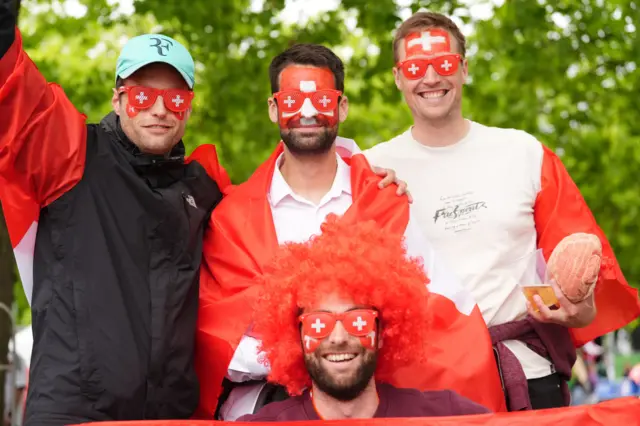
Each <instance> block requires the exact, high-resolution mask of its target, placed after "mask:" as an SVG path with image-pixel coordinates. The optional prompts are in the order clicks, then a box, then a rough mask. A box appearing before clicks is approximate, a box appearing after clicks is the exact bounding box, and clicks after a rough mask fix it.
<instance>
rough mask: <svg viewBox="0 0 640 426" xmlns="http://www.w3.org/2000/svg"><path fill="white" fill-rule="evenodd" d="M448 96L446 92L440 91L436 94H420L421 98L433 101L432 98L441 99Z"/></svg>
mask: <svg viewBox="0 0 640 426" xmlns="http://www.w3.org/2000/svg"><path fill="white" fill-rule="evenodd" d="M446 94H447V91H446V90H438V91H435V92H422V93H420V96H422V97H423V98H427V99H432V98H441V97H443V96H444V95H446Z"/></svg>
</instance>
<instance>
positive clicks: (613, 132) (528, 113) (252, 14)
mask: <svg viewBox="0 0 640 426" xmlns="http://www.w3.org/2000/svg"><path fill="white" fill-rule="evenodd" d="M81 3H82V4H84V5H86V7H87V13H86V15H85V16H83V17H81V18H73V17H69V16H65V15H64V14H63V15H60V14H53V13H35V12H34V11H35V10H36V5H37V6H38V7H46V6H47V5H50V4H51V2H50V1H44V0H39V1H36V0H31V1H28V0H24V2H23V11H22V13H21V28H22V30H23V31H24V36H25V45H26V48H27V50H28V52H29V53H30V55H31V56H32V57H33V59H34V60H35V61H36V63H37V64H38V65H39V67H40V69H41V71H42V72H43V73H44V74H45V76H46V77H47V78H48V79H49V80H50V81H55V82H58V83H59V84H61V85H62V86H63V87H64V88H65V90H66V92H67V94H68V95H69V96H70V98H71V99H72V101H73V102H74V104H75V105H76V106H77V107H78V108H79V109H80V110H81V111H83V112H84V113H86V114H87V115H88V116H89V118H90V119H91V120H99V119H100V117H101V116H102V115H103V114H105V113H106V112H108V111H109V109H110V98H111V88H112V86H113V69H114V65H115V60H116V57H117V54H118V51H119V49H120V47H121V41H122V39H123V37H130V36H133V35H136V34H139V33H143V32H147V31H153V32H163V33H165V34H167V35H170V36H172V37H175V38H177V39H179V40H181V41H183V42H185V44H186V45H187V46H188V48H189V49H190V50H191V52H192V53H193V56H194V57H195V58H196V60H197V71H198V72H197V86H196V91H197V95H196V99H195V113H194V115H193V117H192V119H191V122H190V123H189V130H188V133H187V136H186V138H185V140H186V141H187V143H188V146H189V149H190V150H191V149H193V148H194V147H195V146H197V145H199V144H203V143H215V144H216V145H217V146H218V150H219V152H220V155H221V160H222V162H223V164H224V165H225V167H226V168H227V169H228V170H229V172H230V174H231V176H232V179H233V180H234V181H235V182H241V181H242V180H244V179H246V178H247V177H248V176H249V175H250V173H251V172H252V171H253V170H254V169H255V167H256V166H257V165H258V164H259V163H261V162H262V161H263V160H264V159H265V158H266V157H267V155H268V154H269V153H270V151H271V150H272V148H273V146H274V145H275V143H276V142H277V141H278V139H279V134H278V130H277V126H275V125H274V124H273V123H271V122H270V121H269V118H268V115H267V98H268V96H269V95H270V88H269V81H268V73H267V69H268V65H269V61H270V59H271V58H272V57H273V56H275V55H276V54H278V53H280V52H281V51H282V50H283V49H285V48H286V47H287V46H289V45H290V44H291V43H293V42H296V41H309V42H317V43H322V44H325V45H327V46H329V47H333V48H336V52H338V53H344V52H346V51H347V50H349V51H350V52H351V53H352V54H351V55H350V56H349V57H347V56H346V55H344V54H343V55H342V56H343V59H345V62H346V68H347V78H346V95H347V96H348V97H349V98H350V101H351V103H350V105H351V107H350V115H349V118H348V120H347V121H346V123H345V124H344V125H343V127H342V129H341V134H342V135H343V136H347V137H352V138H354V139H356V140H357V141H358V142H359V144H360V145H361V146H363V147H366V146H371V145H373V144H375V143H378V142H381V141H384V140H387V139H389V138H391V137H392V136H395V135H396V134H398V133H400V132H402V131H404V130H405V129H406V128H407V127H408V126H410V125H411V117H410V114H409V112H408V109H407V108H406V106H405V105H404V104H403V101H402V98H401V96H400V94H399V93H398V91H397V89H396V88H395V85H394V83H393V76H392V73H391V67H392V66H393V58H392V53H391V41H392V38H393V30H394V29H395V28H396V27H397V25H398V24H399V23H400V22H401V16H403V15H402V14H403V13H405V12H404V11H403V10H402V8H400V7H399V6H397V2H396V1H394V0H377V1H375V2H371V1H366V0H343V1H342V3H341V5H340V6H339V8H338V9H337V10H336V11H332V12H329V13H323V14H320V15H319V16H317V17H314V18H313V19H311V20H310V21H309V22H307V23H295V24H287V23H283V22H281V21H280V20H279V19H278V18H277V16H278V14H279V12H280V11H282V10H283V8H284V7H285V1H284V0H266V1H265V2H264V5H263V7H262V9H261V10H258V11H252V10H250V5H251V4H252V2H251V1H250V0H216V1H209V0H191V1H188V2H185V1H178V0H137V1H136V2H135V8H136V12H135V14H134V15H132V16H122V15H120V16H118V15H117V14H114V13H113V11H114V7H115V6H113V5H110V3H112V2H111V1H107V0H82V1H81ZM287 3H289V2H287ZM476 3H477V2H476ZM501 3H502V4H501V5H500V6H499V7H496V8H495V10H494V14H493V16H492V17H491V18H489V19H488V20H485V21H475V20H474V19H473V17H471V16H470V13H469V8H468V7H466V6H463V5H461V4H460V3H459V2H457V1H416V0H414V1H407V0H404V1H402V4H404V5H407V4H408V7H409V8H410V9H411V10H413V11H415V10H418V9H419V8H421V7H422V8H428V9H430V10H435V11H441V12H444V13H447V14H451V15H454V16H456V19H458V22H463V23H465V24H467V23H471V24H473V31H472V33H471V34H470V36H469V37H468V52H470V53H469V70H470V81H469V84H468V85H467V86H466V89H465V101H464V110H465V115H466V116H467V117H469V118H471V119H474V120H477V121H479V122H482V123H485V124H488V125H494V126H502V127H514V128H520V129H523V130H526V131H528V132H530V133H532V134H534V135H536V136H537V137H538V138H540V140H541V141H543V142H544V143H546V144H548V145H550V146H552V147H554V148H556V149H557V150H558V152H559V153H560V154H561V155H562V158H563V161H564V163H565V165H566V166H567V168H568V169H569V172H570V173H571V175H572V176H573V178H574V180H575V181H576V182H577V184H578V186H579V187H580V189H581V190H582V192H583V194H584V196H585V198H586V199H587V201H588V203H589V205H590V206H591V208H592V210H593V212H594V214H595V216H596V218H597V219H598V221H599V223H600V224H601V226H602V227H603V229H604V230H605V232H606V233H607V235H608V236H609V238H610V239H611V242H612V244H613V246H614V249H615V250H616V253H617V255H618V258H619V260H620V262H621V264H622V267H623V270H624V271H625V274H626V276H627V279H628V280H629V282H630V283H631V284H632V285H637V284H638V278H639V277H640V264H639V263H638V262H635V259H637V258H638V257H640V244H636V243H637V240H638V235H640V229H639V227H640V220H639V219H640V217H639V214H640V211H639V210H640V191H639V190H638V187H637V185H636V181H637V177H638V172H637V170H636V168H637V167H636V164H637V163H638V162H639V161H640V120H638V119H637V117H636V115H637V111H638V110H640V97H638V96H637V94H636V93H635V92H636V90H637V87H640V77H639V74H638V72H637V70H636V68H637V66H638V64H637V63H636V61H637V59H638V58H640V42H639V41H638V39H637V35H636V28H635V26H634V25H637V24H638V22H640V3H639V2H637V1H635V0H608V1H601V0H558V1H550V0H546V1H545V0H537V1H532V0H509V1H504V2H501ZM404 16H406V14H405V15H404ZM354 23H355V25H352V24H354ZM372 46H373V47H375V48H372ZM377 52H379V53H377Z"/></svg>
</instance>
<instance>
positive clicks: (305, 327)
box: [298, 309, 378, 339]
mask: <svg viewBox="0 0 640 426" xmlns="http://www.w3.org/2000/svg"><path fill="white" fill-rule="evenodd" d="M376 318H378V312H376V311H374V310H373V309H355V310H353V311H347V312H343V313H340V314H336V313H333V312H309V313H306V314H302V315H300V316H299V317H298V320H299V321H300V323H301V324H302V334H303V335H305V336H309V337H313V338H315V339H324V338H326V337H328V336H329V335H330V334H331V332H332V331H333V329H334V328H335V326H336V323H337V322H338V321H340V322H342V326H343V327H344V328H345V330H347V333H349V334H351V335H353V336H356V337H364V336H366V335H368V334H369V333H371V332H372V331H375V329H376Z"/></svg>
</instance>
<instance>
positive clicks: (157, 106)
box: [149, 96, 168, 117]
mask: <svg viewBox="0 0 640 426" xmlns="http://www.w3.org/2000/svg"><path fill="white" fill-rule="evenodd" d="M149 112H150V113H151V114H153V115H154V116H156V117H164V116H165V115H167V112H168V111H167V107H166V106H165V105H164V99H163V98H162V96H158V98H157V99H156V101H155V102H154V103H153V105H152V106H151V108H149Z"/></svg>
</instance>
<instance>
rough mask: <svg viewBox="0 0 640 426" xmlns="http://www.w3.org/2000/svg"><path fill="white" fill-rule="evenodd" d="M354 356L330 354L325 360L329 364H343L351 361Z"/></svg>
mask: <svg viewBox="0 0 640 426" xmlns="http://www.w3.org/2000/svg"><path fill="white" fill-rule="evenodd" d="M355 357H356V356H355V355H354V354H331V355H327V356H326V357H325V358H326V359H327V360H328V361H331V362H343V361H351V360H352V359H354V358H355Z"/></svg>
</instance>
